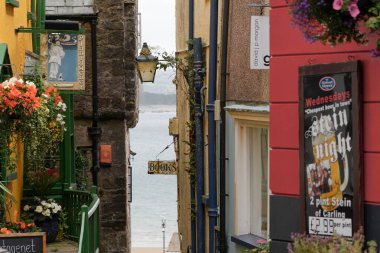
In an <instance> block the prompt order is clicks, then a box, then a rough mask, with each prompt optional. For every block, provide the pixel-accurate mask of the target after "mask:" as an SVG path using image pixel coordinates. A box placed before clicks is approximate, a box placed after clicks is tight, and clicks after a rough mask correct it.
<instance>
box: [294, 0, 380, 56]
mask: <svg viewBox="0 0 380 253" xmlns="http://www.w3.org/2000/svg"><path fill="white" fill-rule="evenodd" d="M379 13H380V2H379V1H378V0H359V1H358V0H294V1H293V5H292V6H291V9H290V14H291V16H292V24H293V25H294V26H295V27H297V28H298V29H299V30H300V31H301V32H302V33H303V35H304V37H305V39H306V40H307V41H309V42H315V41H321V42H322V43H324V44H328V45H332V46H335V45H337V44H342V43H345V42H351V41H354V42H356V43H358V44H366V43H367V42H368V35H369V34H370V33H377V34H379V32H380V16H379ZM376 50H380V40H378V41H377V48H376Z"/></svg>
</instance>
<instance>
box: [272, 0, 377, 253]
mask: <svg viewBox="0 0 380 253" xmlns="http://www.w3.org/2000/svg"><path fill="white" fill-rule="evenodd" d="M270 4H271V12H270V29H271V31H270V38H271V39H270V40H271V45H270V50H271V56H272V58H271V69H270V147H271V151H270V189H271V191H272V194H273V196H271V201H270V202H271V217H270V227H271V228H270V230H271V232H270V237H271V239H272V245H271V246H272V249H274V250H272V252H287V251H286V250H285V248H284V247H286V244H287V243H284V241H289V240H290V233H291V232H302V231H299V230H300V215H301V213H300V204H301V201H302V199H301V197H300V176H299V175H300V170H299V137H298V136H299V113H298V67H299V66H301V65H309V64H321V63H332V62H344V61H349V60H360V61H361V62H362V67H363V68H362V70H363V80H362V91H363V152H364V190H365V191H364V200H365V207H364V208H365V217H364V218H365V232H366V235H367V239H375V240H377V242H378V244H379V242H380V58H373V57H371V56H370V54H369V51H370V50H371V49H373V48H375V42H376V40H377V38H376V37H374V38H372V39H371V41H370V43H369V45H366V46H363V45H357V44H354V43H352V44H345V45H340V46H337V47H330V46H326V45H322V44H321V43H319V42H316V43H313V44H310V43H309V42H307V41H305V40H304V38H303V36H302V34H301V33H300V32H299V30H297V29H296V28H294V27H292V25H291V17H290V15H289V8H288V6H287V5H286V3H285V1H284V0H271V1H270ZM292 208H293V209H292ZM276 210H277V211H276ZM278 210H281V211H278ZM295 216H297V217H295ZM284 226H287V227H288V228H285V229H284V228H283V227H284ZM292 230H295V231H292Z"/></svg>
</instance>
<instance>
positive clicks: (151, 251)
mask: <svg viewBox="0 0 380 253" xmlns="http://www.w3.org/2000/svg"><path fill="white" fill-rule="evenodd" d="M132 253H162V248H132Z"/></svg>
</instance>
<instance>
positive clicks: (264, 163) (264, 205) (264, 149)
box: [261, 129, 268, 237]
mask: <svg viewBox="0 0 380 253" xmlns="http://www.w3.org/2000/svg"><path fill="white" fill-rule="evenodd" d="M267 217H268V129H261V233H262V236H263V237H267V231H268V225H267V224H268V218H267Z"/></svg>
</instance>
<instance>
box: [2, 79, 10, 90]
mask: <svg viewBox="0 0 380 253" xmlns="http://www.w3.org/2000/svg"><path fill="white" fill-rule="evenodd" d="M9 85H10V83H9V82H8V81H4V82H3V83H2V84H1V86H3V88H4V89H6V90H7V89H9Z"/></svg>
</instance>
